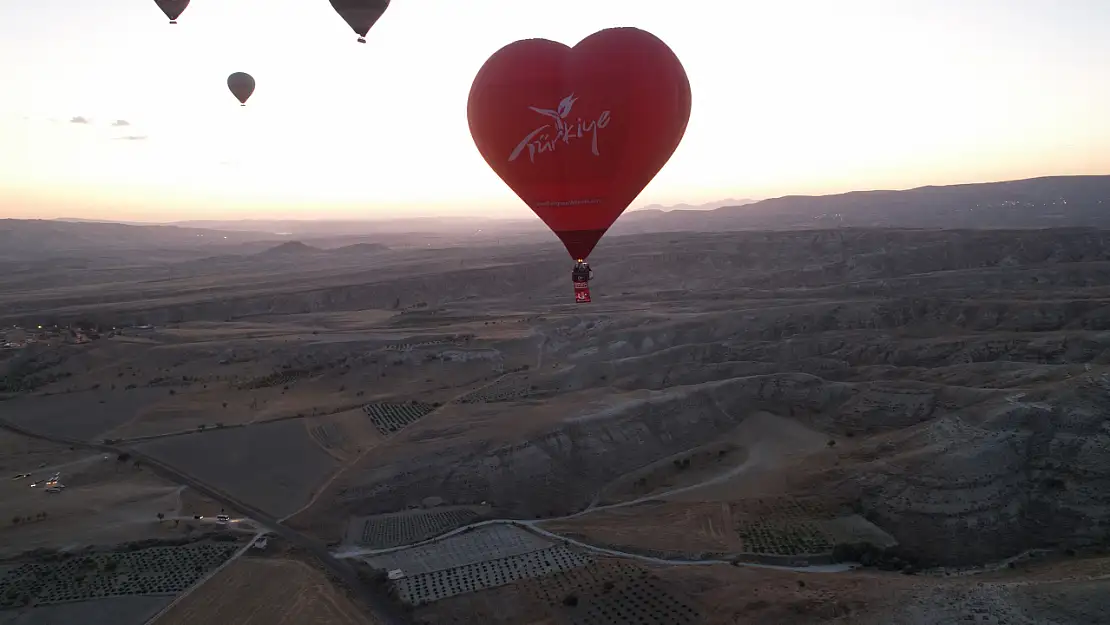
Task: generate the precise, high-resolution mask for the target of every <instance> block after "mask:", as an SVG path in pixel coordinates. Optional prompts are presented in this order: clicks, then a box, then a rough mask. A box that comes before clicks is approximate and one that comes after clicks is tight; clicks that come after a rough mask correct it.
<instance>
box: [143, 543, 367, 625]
mask: <svg viewBox="0 0 1110 625" xmlns="http://www.w3.org/2000/svg"><path fill="white" fill-rule="evenodd" d="M198 623H227V624H229V625H230V624H233V623H259V624H265V625H309V624H313V625H315V624H320V625H374V624H373V623H372V621H370V620H369V619H368V618H367V617H366V616H364V615H363V614H362V613H361V611H360V610H359V608H358V606H356V605H355V604H354V603H352V602H351V600H350V599H348V598H347V596H346V595H344V594H343V593H342V592H341V591H339V590H337V589H336V588H335V587H334V586H333V585H332V584H331V582H330V581H329V580H328V578H327V577H326V576H325V575H324V574H323V573H322V572H320V571H319V570H317V569H316V568H314V567H312V566H310V565H309V564H306V563H305V562H303V561H301V560H296V559H290V558H255V557H249V556H244V557H241V558H239V559H238V560H236V561H235V562H232V563H231V564H230V565H229V566H228V567H227V568H225V569H224V570H222V571H220V572H219V574H217V575H216V576H214V577H212V578H211V579H209V580H208V581H206V582H205V583H204V584H203V585H202V586H200V587H199V588H197V589H195V590H194V591H193V592H192V593H190V594H189V596H188V597H185V598H184V599H183V600H182V601H181V602H179V603H178V604H177V605H175V606H173V607H172V608H170V609H169V610H168V611H167V612H166V613H165V614H164V615H162V616H161V617H160V618H159V619H158V625H196V624H198Z"/></svg>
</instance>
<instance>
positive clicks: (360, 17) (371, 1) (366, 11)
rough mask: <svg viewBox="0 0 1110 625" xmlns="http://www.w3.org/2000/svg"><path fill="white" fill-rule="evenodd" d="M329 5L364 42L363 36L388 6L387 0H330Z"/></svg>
mask: <svg viewBox="0 0 1110 625" xmlns="http://www.w3.org/2000/svg"><path fill="white" fill-rule="evenodd" d="M331 6H332V8H333V9H335V12H336V13H338V14H339V16H340V17H342V18H343V19H344V21H346V22H347V24H348V25H349V26H350V27H351V29H352V30H354V31H355V32H356V33H358V35H359V41H361V42H363V43H366V40H365V39H363V37H366V33H368V32H370V29H371V28H372V27H373V26H374V24H375V23H376V22H377V21H378V19H380V18H381V16H382V14H383V13H385V10H386V9H388V8H389V0H331Z"/></svg>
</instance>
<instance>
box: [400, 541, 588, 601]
mask: <svg viewBox="0 0 1110 625" xmlns="http://www.w3.org/2000/svg"><path fill="white" fill-rule="evenodd" d="M592 561H593V560H592V558H591V557H590V556H588V555H585V554H583V553H581V552H578V551H571V550H570V549H568V548H566V547H564V546H562V545H555V546H553V547H548V548H546V549H541V550H539V551H532V552H529V553H524V554H520V555H515V556H509V557H507V558H499V559H496V560H487V561H485V562H476V563H473V564H466V565H463V566H459V567H455V568H451V569H444V570H440V571H432V572H429V573H420V574H417V575H413V576H410V577H403V578H401V579H399V580H397V581H396V582H394V588H395V589H396V591H397V595H398V597H400V599H401V601H403V602H405V603H407V604H409V605H412V606H419V605H423V604H425V603H432V602H434V601H440V600H442V599H447V598H448V597H454V596H455V595H461V594H465V593H472V592H478V591H480V590H485V589H487V588H496V587H498V586H504V585H506V584H511V583H513V582H516V581H519V580H522V579H530V578H534V577H542V576H544V575H550V574H552V573H560V572H562V571H569V570H571V569H576V568H578V567H581V566H586V565H588V564H589V563H590V562H592Z"/></svg>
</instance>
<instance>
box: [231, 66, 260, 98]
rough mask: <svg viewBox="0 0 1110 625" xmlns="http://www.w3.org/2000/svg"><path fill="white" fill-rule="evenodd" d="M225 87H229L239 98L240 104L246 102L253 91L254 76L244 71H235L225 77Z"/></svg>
mask: <svg viewBox="0 0 1110 625" xmlns="http://www.w3.org/2000/svg"><path fill="white" fill-rule="evenodd" d="M227 88H228V89H231V94H232V95H234V96H235V97H236V99H238V100H239V103H240V104H246V103H247V99H248V98H250V97H251V94H252V93H254V78H253V77H252V76H251V75H250V74H247V73H244V72H235V73H234V74H232V75H230V76H228V77H227Z"/></svg>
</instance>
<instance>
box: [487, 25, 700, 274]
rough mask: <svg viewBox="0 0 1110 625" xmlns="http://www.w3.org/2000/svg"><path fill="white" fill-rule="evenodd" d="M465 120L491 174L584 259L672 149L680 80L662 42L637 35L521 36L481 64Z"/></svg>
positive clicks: (680, 107)
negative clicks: (566, 39)
mask: <svg viewBox="0 0 1110 625" xmlns="http://www.w3.org/2000/svg"><path fill="white" fill-rule="evenodd" d="M467 117H468V119H469V121H470V133H471V135H472V136H473V137H474V143H475V144H477V146H478V150H479V151H480V152H481V153H482V157H483V158H485V159H486V162H487V163H489V165H490V167H492V168H493V170H494V171H495V172H497V175H498V176H500V177H501V179H502V180H504V181H505V183H506V184H508V185H509V187H510V188H511V189H512V190H513V191H514V192H516V194H517V195H518V196H520V199H522V200H524V202H525V203H526V204H528V206H529V207H531V208H532V210H533V211H535V212H536V214H537V215H538V216H539V217H540V219H542V220H543V221H544V223H546V224H547V225H548V227H550V228H551V229H552V230H553V231H554V232H555V234H556V235H558V237H559V238H560V239H561V240H562V241H563V244H564V245H566V247H567V251H568V252H570V255H571V257H572V258H575V259H585V258H586V257H587V256H589V254H590V251H591V250H593V249H594V246H595V245H597V242H598V240H599V239H601V236H602V235H603V234H605V231H606V230H607V229H608V228H609V226H611V225H613V222H614V221H616V219H617V217H619V216H620V214H621V213H622V212H624V209H626V208H628V205H629V204H631V203H632V201H633V200H634V199H636V196H637V195H639V194H640V191H642V190H643V189H644V187H646V186H647V184H648V183H649V182H651V179H652V178H654V177H655V174H657V173H658V172H659V170H660V169H662V168H663V165H664V164H666V162H667V160H668V159H670V157H671V154H673V153H674V151H675V149H676V148H677V147H678V144H679V142H680V141H682V135H683V134H684V133H685V132H686V123H687V122H688V121H689V119H690V81H689V79H688V78H687V77H686V71H685V70H684V69H683V68H682V63H681V62H679V60H678V57H677V56H675V54H674V52H672V51H671V49H670V48H669V47H667V44H665V43H663V42H662V41H660V40H659V39H658V38H657V37H655V36H654V35H652V34H651V33H648V32H645V31H643V30H639V29H637V28H610V29H606V30H602V31H599V32H596V33H594V34H592V35H590V36H589V37H586V38H585V39H583V40H582V41H580V42H578V44H577V45H575V46H574V47H573V48H570V47H567V46H566V45H563V44H561V43H557V42H554V41H549V40H547V39H525V40H522V41H516V42H514V43H511V44H509V45H507V46H505V47H504V48H501V49H500V50H498V51H497V52H495V53H494V54H493V56H491V57H490V58H489V60H487V61H486V63H485V65H483V66H482V69H481V70H480V71H479V72H478V75H477V77H475V78H474V84H473V86H472V87H471V88H470V99H469V102H468V103H467Z"/></svg>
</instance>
